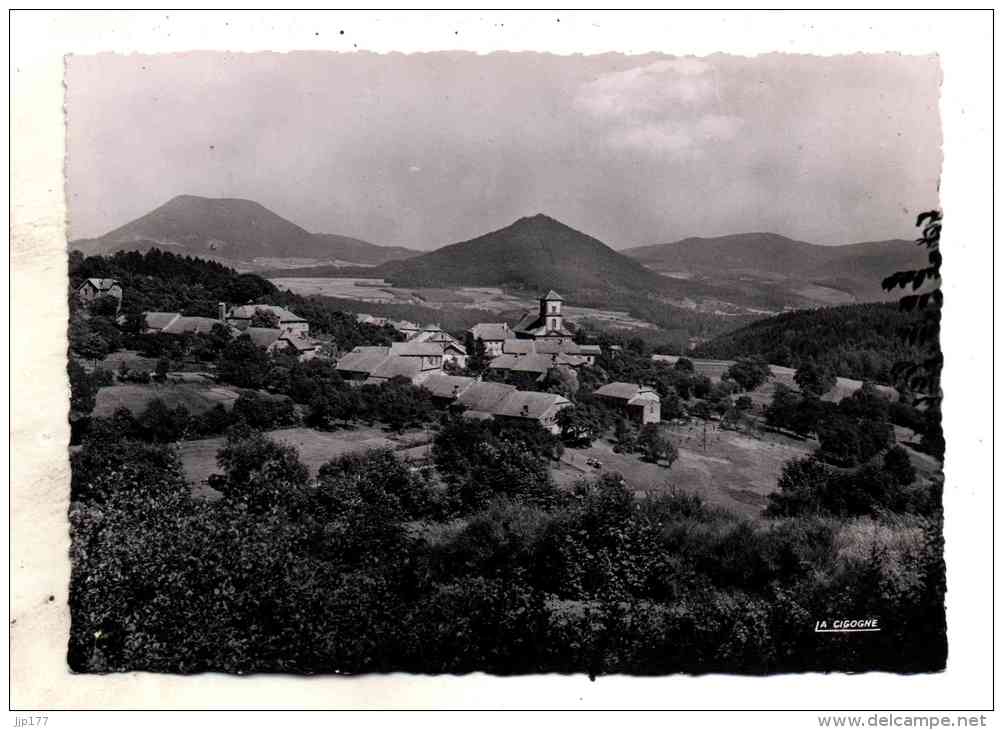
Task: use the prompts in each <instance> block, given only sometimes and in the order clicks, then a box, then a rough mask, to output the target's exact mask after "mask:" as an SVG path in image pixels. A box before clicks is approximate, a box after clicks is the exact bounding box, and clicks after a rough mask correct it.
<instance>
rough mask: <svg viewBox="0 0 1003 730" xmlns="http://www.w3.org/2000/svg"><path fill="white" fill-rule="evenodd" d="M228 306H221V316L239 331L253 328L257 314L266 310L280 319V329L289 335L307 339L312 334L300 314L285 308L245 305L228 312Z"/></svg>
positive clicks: (271, 305) (270, 305)
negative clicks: (253, 321)
mask: <svg viewBox="0 0 1003 730" xmlns="http://www.w3.org/2000/svg"><path fill="white" fill-rule="evenodd" d="M225 310H226V305H225V304H222V303H221V304H220V315H221V316H223V315H225V316H223V318H224V319H225V320H226V322H227V324H230V325H233V326H234V327H236V328H237V329H240V330H244V329H247V328H248V327H250V326H251V320H252V319H253V318H254V314H255V312H257V311H258V310H264V311H266V312H269V313H271V314H274V315H275V316H276V317H278V320H279V329H281V330H284V331H285V332H288V333H289V334H298V335H302V336H303V337H306V336H307V335H309V334H310V324H309V323H308V322H307V321H306V320H305V319H303V318H302V317H300V316H299V315H298V314H295V313H293V312H290V311H289V310H288V309H286V308H285V307H278V306H275V305H273V304H243V305H240V306H238V307H233V308H232V309H230V311H229V312H226V311H225Z"/></svg>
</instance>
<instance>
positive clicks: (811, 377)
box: [794, 360, 836, 398]
mask: <svg viewBox="0 0 1003 730" xmlns="http://www.w3.org/2000/svg"><path fill="white" fill-rule="evenodd" d="M794 382H795V383H797V386H798V387H799V388H800V389H801V392H802V393H804V394H805V395H813V396H816V397H818V398H821V397H822V396H823V395H825V394H826V393H828V392H829V391H830V390H832V389H833V388H834V387H836V375H835V373H833V372H832V370H830V369H829V368H827V367H825V366H822V365H817V364H816V363H815V361H814V360H808V361H807V362H805V363H804V364H803V365H801V367H799V368H798V369H797V371H796V372H795V373H794Z"/></svg>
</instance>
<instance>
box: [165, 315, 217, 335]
mask: <svg viewBox="0 0 1003 730" xmlns="http://www.w3.org/2000/svg"><path fill="white" fill-rule="evenodd" d="M147 321H149V320H147ZM217 324H223V323H222V322H221V321H219V320H218V319H213V318H212V317H176V318H175V319H173V320H171V322H170V323H169V324H167V325H166V326H165V327H164V328H163V329H161V332H165V333H167V334H169V335H189V334H199V333H202V334H208V333H209V332H212V328H213V327H214V326H215V325H217Z"/></svg>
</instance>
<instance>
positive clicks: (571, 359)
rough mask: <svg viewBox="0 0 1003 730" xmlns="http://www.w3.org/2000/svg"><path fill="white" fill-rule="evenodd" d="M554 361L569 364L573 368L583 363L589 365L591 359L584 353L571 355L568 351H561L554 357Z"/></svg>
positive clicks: (559, 363)
mask: <svg viewBox="0 0 1003 730" xmlns="http://www.w3.org/2000/svg"><path fill="white" fill-rule="evenodd" d="M554 362H555V363H557V364H558V365H568V366H570V367H573V368H577V367H581V366H582V365H587V364H588V362H589V359H588V358H587V357H585V356H584V355H569V354H567V353H563V352H562V353H560V354H558V355H557V357H556V358H555V359H554Z"/></svg>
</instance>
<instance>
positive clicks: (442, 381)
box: [422, 374, 571, 434]
mask: <svg viewBox="0 0 1003 730" xmlns="http://www.w3.org/2000/svg"><path fill="white" fill-rule="evenodd" d="M422 387H424V388H426V389H427V390H428V391H429V392H431V394H432V399H433V401H435V403H436V404H437V405H439V406H440V407H444V406H448V405H450V404H452V403H455V404H457V405H458V406H460V407H461V408H462V409H463V415H464V417H466V418H474V419H488V418H497V419H500V420H504V419H510V420H526V419H528V420H533V421H537V422H538V423H539V424H540V425H541V426H543V427H544V428H546V429H547V430H549V431H550V432H551V433H555V434H556V433H557V432H558V430H559V428H558V426H557V413H558V412H559V411H560V410H561V409H562V408H566V407H568V406H569V405H571V401H569V400H568V399H567V398H564V397H562V396H559V395H554V394H553V393H536V392H533V391H526V390H519V389H517V388H516V387H515V386H512V385H505V384H503V383H489V382H484V381H478V380H474V379H473V378H466V377H460V376H455V375H444V374H436V375H431V376H429V377H428V379H427V380H426V381H425V382H423V383H422Z"/></svg>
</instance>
